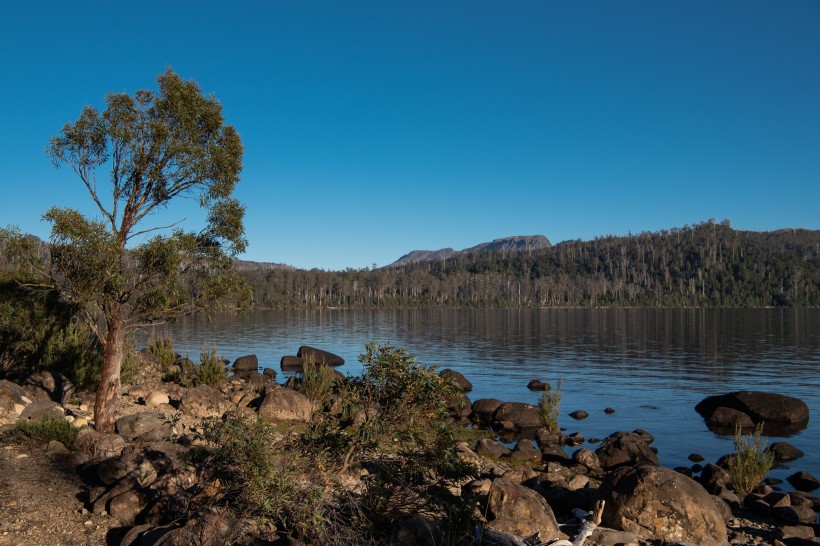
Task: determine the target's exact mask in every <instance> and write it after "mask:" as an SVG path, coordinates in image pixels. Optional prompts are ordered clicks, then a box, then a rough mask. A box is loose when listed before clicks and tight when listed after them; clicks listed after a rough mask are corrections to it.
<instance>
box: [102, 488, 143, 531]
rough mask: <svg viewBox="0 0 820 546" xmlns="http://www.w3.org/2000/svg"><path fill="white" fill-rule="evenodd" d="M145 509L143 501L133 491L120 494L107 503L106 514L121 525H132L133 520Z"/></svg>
mask: <svg viewBox="0 0 820 546" xmlns="http://www.w3.org/2000/svg"><path fill="white" fill-rule="evenodd" d="M143 508H145V499H143V498H142V497H141V496H140V494H139V493H137V492H136V491H134V490H131V491H126V492H125V493H120V494H119V495H117V496H116V497H113V498H112V499H111V500H110V501H108V513H109V514H111V515H112V516H114V517H115V518H117V519H118V520H120V523H122V524H123V525H133V524H134V519H136V517H137V515H138V514H139V513H140V512H141V511H142V509H143Z"/></svg>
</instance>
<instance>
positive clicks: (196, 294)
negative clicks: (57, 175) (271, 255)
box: [6, 69, 247, 431]
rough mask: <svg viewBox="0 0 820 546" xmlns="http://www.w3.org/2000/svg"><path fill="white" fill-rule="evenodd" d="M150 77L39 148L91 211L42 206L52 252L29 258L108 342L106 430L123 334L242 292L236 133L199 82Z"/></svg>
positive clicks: (97, 408) (101, 392)
mask: <svg viewBox="0 0 820 546" xmlns="http://www.w3.org/2000/svg"><path fill="white" fill-rule="evenodd" d="M157 84H158V89H157V90H156V91H149V90H139V91H137V92H136V93H135V94H134V95H133V96H132V95H129V94H127V93H110V94H108V95H107V96H106V98H105V105H106V107H105V109H104V110H103V111H101V112H100V111H98V110H97V109H96V108H93V107H90V106H86V107H85V108H84V109H83V110H82V113H81V114H80V117H79V118H77V120H76V121H74V122H73V123H67V124H66V125H65V126H64V127H63V128H62V130H61V131H60V133H59V134H58V135H57V136H55V137H53V138H51V140H50V141H49V144H48V146H47V148H46V150H47V154H48V156H49V157H50V159H51V161H52V163H53V165H54V166H55V167H61V166H67V167H69V168H70V169H71V170H72V171H73V172H74V173H75V174H76V175H77V177H78V178H79V179H80V180H81V181H82V183H83V185H84V187H85V189H86V190H87V192H88V194H89V196H90V198H91V200H92V201H93V206H92V210H94V213H93V215H85V214H82V213H81V212H79V211H77V210H74V209H70V208H60V207H53V208H51V209H50V210H48V212H46V214H45V216H44V218H45V219H46V220H47V221H48V222H50V224H51V241H50V242H51V244H50V248H49V255H48V256H47V257H46V258H45V259H42V258H40V259H32V260H30V261H29V262H28V263H29V265H30V266H32V268H33V269H34V270H35V271H36V272H38V273H40V274H41V276H42V278H46V279H48V280H49V281H50V282H51V283H52V284H53V286H54V287H56V288H57V290H58V291H59V293H60V294H61V296H62V297H63V298H64V299H65V300H66V301H69V302H71V303H73V304H75V305H76V307H77V308H78V309H79V312H80V313H81V316H82V318H83V319H84V321H85V322H86V323H87V324H88V326H89V328H91V330H92V331H93V332H94V333H95V335H96V336H97V337H98V338H99V340H100V342H101V344H102V346H103V350H104V357H103V366H102V373H101V377H100V382H99V387H98V389H97V393H96V401H95V405H94V412H95V420H96V427H97V430H101V431H111V430H113V427H114V401H115V399H116V397H117V395H118V392H119V389H120V368H121V364H122V359H123V348H124V343H125V339H126V336H127V334H128V333H129V332H132V331H133V330H135V329H137V328H139V327H142V326H145V325H148V324H153V323H157V322H161V321H165V320H168V319H169V318H172V317H175V316H180V315H184V314H189V313H192V312H195V311H197V310H199V309H202V308H212V307H213V306H216V305H220V303H221V302H223V301H225V300H226V299H233V298H235V297H240V298H241V297H246V294H245V292H246V289H245V287H244V284H243V283H242V282H241V281H240V280H239V278H238V277H237V276H236V275H235V273H234V271H233V259H232V258H233V256H235V255H236V254H237V253H240V252H242V251H243V250H244V249H245V246H246V244H247V243H246V241H245V239H244V227H243V217H244V213H245V210H244V207H243V206H242V205H241V204H240V203H239V202H238V201H237V200H236V199H234V198H232V194H233V191H234V187H235V186H236V184H237V182H238V181H239V172H240V171H241V169H242V143H241V140H240V138H239V135H238V133H237V131H236V130H235V129H234V128H233V126H231V125H228V124H226V123H225V121H224V119H223V115H222V107H221V105H220V104H219V102H218V101H217V100H216V99H215V98H214V97H213V96H206V95H204V94H203V93H202V91H201V89H200V88H199V86H198V85H197V83H196V82H194V81H183V79H182V78H180V77H179V76H178V75H177V74H176V73H174V72H173V71H172V70H170V69H168V70H167V71H166V72H165V73H164V74H161V75H159V76H158V77H157ZM98 174H99V175H100V177H99V178H98ZM185 198H193V200H194V201H195V202H196V203H198V205H199V207H201V208H202V209H204V214H203V220H202V223H204V226H202V227H201V230H199V231H196V230H194V231H186V230H185V229H183V227H182V225H183V221H184V218H182V216H183V214H184V212H183V210H182V209H183V208H184V207H180V206H179V205H181V204H183V203H184V199H185ZM168 217H170V219H168V220H166V218H168ZM157 224H163V225H157ZM197 229H199V227H198V228H197ZM6 235H7V236H8V231H7V232H6ZM7 240H8V238H7ZM11 246H13V245H11ZM32 258H36V256H32Z"/></svg>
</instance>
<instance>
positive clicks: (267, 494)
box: [202, 412, 325, 538]
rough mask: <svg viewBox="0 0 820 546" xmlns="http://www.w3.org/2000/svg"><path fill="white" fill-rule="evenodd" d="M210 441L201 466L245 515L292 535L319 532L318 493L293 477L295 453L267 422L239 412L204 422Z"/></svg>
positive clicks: (321, 509)
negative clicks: (216, 480) (218, 482)
mask: <svg viewBox="0 0 820 546" xmlns="http://www.w3.org/2000/svg"><path fill="white" fill-rule="evenodd" d="M204 433H205V434H204V435H205V439H206V440H208V441H209V442H210V443H211V448H210V449H209V450H208V453H207V456H206V458H205V459H204V462H203V463H202V466H203V467H204V468H206V469H207V471H208V473H209V474H210V475H211V477H213V478H219V479H220V480H221V481H222V482H223V483H224V484H225V487H226V488H227V489H228V496H229V497H230V498H232V499H233V507H234V508H235V509H237V510H239V511H240V512H242V513H243V514H244V515H245V516H250V517H255V518H260V519H265V520H269V521H272V522H273V523H274V524H275V525H276V527H277V528H281V529H284V530H287V531H290V532H292V533H294V534H296V535H297V536H302V537H305V538H307V537H313V536H317V535H320V534H321V531H322V526H323V522H324V519H325V518H324V517H323V513H324V511H325V508H324V506H323V502H322V495H321V491H320V489H319V488H318V487H314V486H313V485H312V484H311V483H310V480H309V479H308V478H309V477H306V476H302V477H301V479H297V478H298V476H297V472H298V471H299V465H300V463H307V464H306V465H305V468H308V467H310V466H312V461H306V460H304V459H301V458H300V456H299V453H298V452H296V451H293V450H292V449H290V446H288V445H287V444H285V443H284V442H282V441H281V440H279V439H278V435H277V433H276V432H275V431H274V429H273V427H271V426H270V425H269V424H267V423H265V422H263V421H259V420H254V419H251V418H249V417H247V416H246V415H244V414H242V413H240V412H229V413H227V414H226V415H225V417H224V419H222V420H211V421H209V422H208V423H207V424H206V426H205V429H204Z"/></svg>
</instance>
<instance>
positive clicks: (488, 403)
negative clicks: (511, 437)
mask: <svg viewBox="0 0 820 546" xmlns="http://www.w3.org/2000/svg"><path fill="white" fill-rule="evenodd" d="M501 404H503V402H502V401H501V400H498V399H496V398H480V399H478V400H476V401H475V402H473V408H472V409H473V411H472V413H471V414H470V419H471V420H472V422H473V423H475V424H477V425H481V426H484V427H488V426H490V425H492V424H493V415H494V414H495V410H497V409H498V406H500V405H501Z"/></svg>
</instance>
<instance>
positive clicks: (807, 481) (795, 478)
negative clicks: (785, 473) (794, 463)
mask: <svg viewBox="0 0 820 546" xmlns="http://www.w3.org/2000/svg"><path fill="white" fill-rule="evenodd" d="M786 480H788V482H789V483H790V484H792V487H794V488H795V489H797V490H798V491H814V490H815V489H820V482H818V481H817V478H815V477H814V476H812V475H811V474H810V473H808V472H803V471H800V472H795V473H794V474H792V475H791V476H789V477H788V478H786Z"/></svg>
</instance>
